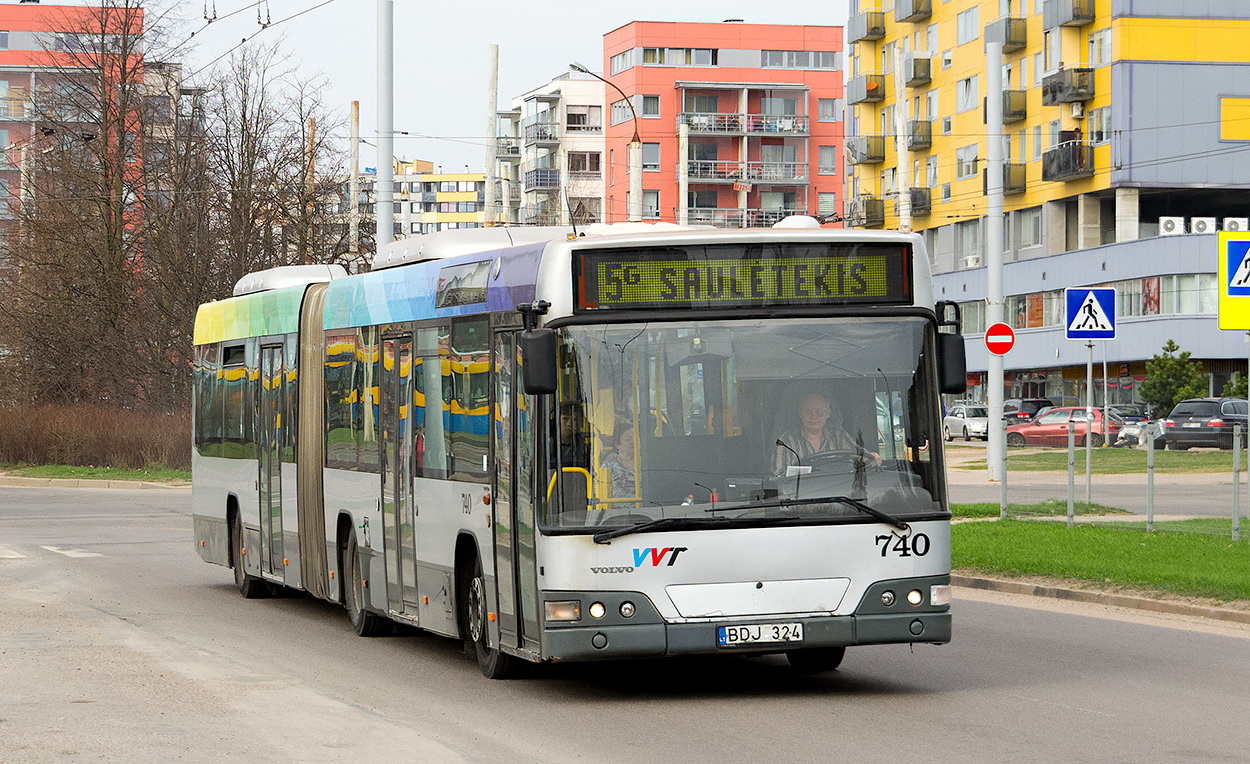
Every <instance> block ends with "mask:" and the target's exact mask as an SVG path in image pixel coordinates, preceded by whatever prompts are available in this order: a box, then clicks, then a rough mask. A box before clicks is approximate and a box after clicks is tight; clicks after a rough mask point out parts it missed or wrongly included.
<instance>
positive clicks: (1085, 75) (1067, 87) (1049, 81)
mask: <svg viewBox="0 0 1250 764" xmlns="http://www.w3.org/2000/svg"><path fill="white" fill-rule="evenodd" d="M1093 97H1094V70H1093V69H1090V68H1089V67H1076V68H1074V69H1060V70H1059V71H1057V72H1055V73H1054V74H1048V75H1046V76H1045V77H1043V78H1042V105H1043V106H1054V105H1055V104H1057V103H1076V102H1078V101H1088V100H1090V99H1091V98H1093Z"/></svg>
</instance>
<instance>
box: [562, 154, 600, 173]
mask: <svg viewBox="0 0 1250 764" xmlns="http://www.w3.org/2000/svg"><path fill="white" fill-rule="evenodd" d="M569 172H572V173H579V174H582V175H593V176H594V177H596V178H597V177H599V152H598V151H570V152H569Z"/></svg>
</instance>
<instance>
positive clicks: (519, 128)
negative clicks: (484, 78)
mask: <svg viewBox="0 0 1250 764" xmlns="http://www.w3.org/2000/svg"><path fill="white" fill-rule="evenodd" d="M603 113H604V86H603V83H602V82H600V81H599V80H597V79H595V78H594V77H592V76H591V75H589V74H584V73H581V72H573V71H570V72H567V73H565V74H562V75H560V76H558V77H556V78H555V79H553V80H551V82H548V83H547V84H545V85H542V86H541V87H538V88H535V89H533V90H531V91H529V92H527V93H524V94H523V95H520V96H517V97H516V98H514V99H512V108H511V109H510V110H508V111H503V112H500V113H499V131H498V135H499V138H498V139H497V140H498V149H497V152H496V156H497V163H496V167H497V170H496V176H497V177H498V178H499V182H498V185H497V187H496V188H497V190H496V194H495V199H496V202H497V204H498V206H499V208H500V212H499V214H497V216H496V218H495V220H496V221H498V222H501V223H512V224H527V225H568V224H569V223H570V222H571V221H573V222H576V223H578V224H579V225H580V224H585V223H598V222H602V220H603V197H604V188H605V187H604V176H605V172H604V169H605V168H604V163H603V154H604V141H603Z"/></svg>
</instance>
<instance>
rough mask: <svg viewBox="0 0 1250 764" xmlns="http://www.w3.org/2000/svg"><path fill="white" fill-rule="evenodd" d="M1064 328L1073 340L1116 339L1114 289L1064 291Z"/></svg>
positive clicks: (1068, 336)
mask: <svg viewBox="0 0 1250 764" xmlns="http://www.w3.org/2000/svg"><path fill="white" fill-rule="evenodd" d="M1063 299H1064V303H1065V305H1066V310H1065V311H1064V326H1066V327H1067V333H1066V336H1067V338H1068V339H1070V340H1113V339H1115V288H1114V287H1106V288H1100V289H1065V290H1063Z"/></svg>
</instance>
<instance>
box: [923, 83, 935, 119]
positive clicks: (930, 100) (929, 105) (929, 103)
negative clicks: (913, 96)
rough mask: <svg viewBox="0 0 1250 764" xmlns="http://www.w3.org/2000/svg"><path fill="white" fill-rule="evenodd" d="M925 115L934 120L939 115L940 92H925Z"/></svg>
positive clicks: (926, 117)
mask: <svg viewBox="0 0 1250 764" xmlns="http://www.w3.org/2000/svg"><path fill="white" fill-rule="evenodd" d="M924 116H925V119H927V120H929V121H933V120H935V119H937V116H938V92H937V91H936V90H930V91H929V92H928V93H925V94H924Z"/></svg>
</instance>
